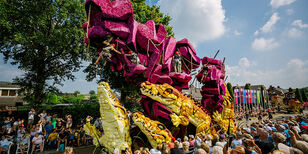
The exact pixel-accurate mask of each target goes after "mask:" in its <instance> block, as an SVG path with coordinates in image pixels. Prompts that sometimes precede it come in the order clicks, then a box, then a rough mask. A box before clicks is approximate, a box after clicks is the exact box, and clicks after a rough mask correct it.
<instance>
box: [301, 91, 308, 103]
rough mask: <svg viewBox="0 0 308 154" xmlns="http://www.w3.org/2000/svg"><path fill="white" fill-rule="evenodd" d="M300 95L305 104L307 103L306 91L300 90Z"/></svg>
mask: <svg viewBox="0 0 308 154" xmlns="http://www.w3.org/2000/svg"><path fill="white" fill-rule="evenodd" d="M301 95H302V99H303V101H304V102H307V101H308V97H307V93H306V89H305V88H303V89H301Z"/></svg>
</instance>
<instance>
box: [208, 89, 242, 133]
mask: <svg viewBox="0 0 308 154" xmlns="http://www.w3.org/2000/svg"><path fill="white" fill-rule="evenodd" d="M224 85H225V89H226V93H225V96H224V99H225V100H224V103H223V109H222V113H221V114H220V113H218V111H216V112H214V113H213V120H214V121H216V122H217V124H218V125H219V126H220V128H223V131H224V133H227V131H228V128H229V129H230V131H229V132H230V133H234V132H235V130H236V127H235V125H234V104H233V100H232V97H231V95H230V93H229V91H228V88H227V86H226V84H224ZM229 124H230V127H229Z"/></svg>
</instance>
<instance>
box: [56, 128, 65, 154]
mask: <svg viewBox="0 0 308 154" xmlns="http://www.w3.org/2000/svg"><path fill="white" fill-rule="evenodd" d="M57 142H58V149H57V151H59V150H62V149H63V150H64V149H65V147H66V145H67V135H66V133H65V132H64V130H63V129H62V130H61V131H60V133H59V136H58V141H57ZM61 144H62V145H61ZM60 145H61V147H63V148H59V147H60Z"/></svg>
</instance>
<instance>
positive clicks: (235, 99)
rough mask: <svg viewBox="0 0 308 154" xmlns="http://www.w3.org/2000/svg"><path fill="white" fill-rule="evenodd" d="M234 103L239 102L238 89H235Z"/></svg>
mask: <svg viewBox="0 0 308 154" xmlns="http://www.w3.org/2000/svg"><path fill="white" fill-rule="evenodd" d="M234 103H235V104H237V89H234Z"/></svg>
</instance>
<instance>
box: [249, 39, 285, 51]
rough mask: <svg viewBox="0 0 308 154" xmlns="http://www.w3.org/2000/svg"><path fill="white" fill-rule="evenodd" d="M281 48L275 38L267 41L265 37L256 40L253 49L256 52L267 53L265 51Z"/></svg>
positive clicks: (252, 45)
mask: <svg viewBox="0 0 308 154" xmlns="http://www.w3.org/2000/svg"><path fill="white" fill-rule="evenodd" d="M278 46H279V43H278V42H277V41H276V40H275V39H274V38H269V39H265V38H263V37H261V38H256V39H255V40H254V41H253V42H252V44H251V47H252V48H253V49H255V50H260V51H265V50H272V49H274V48H276V47H278Z"/></svg>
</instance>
